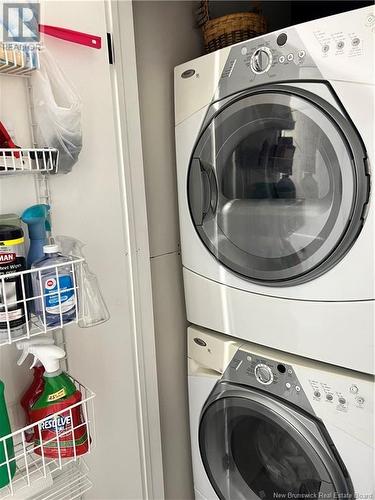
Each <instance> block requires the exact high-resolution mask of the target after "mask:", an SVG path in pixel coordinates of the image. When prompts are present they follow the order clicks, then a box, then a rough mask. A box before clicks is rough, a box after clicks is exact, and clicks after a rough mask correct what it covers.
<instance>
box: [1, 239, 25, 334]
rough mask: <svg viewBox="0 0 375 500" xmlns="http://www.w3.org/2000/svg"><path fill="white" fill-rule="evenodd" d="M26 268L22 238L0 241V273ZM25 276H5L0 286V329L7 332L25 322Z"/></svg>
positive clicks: (4, 273)
mask: <svg viewBox="0 0 375 500" xmlns="http://www.w3.org/2000/svg"><path fill="white" fill-rule="evenodd" d="M25 270H26V258H25V247H24V238H18V239H16V240H7V241H5V240H1V241H0V275H3V276H4V275H5V276H6V275H7V274H11V273H16V272H20V271H25ZM27 279H28V278H27V276H21V275H20V276H13V277H12V278H5V279H4V280H3V281H2V283H1V285H2V286H0V331H4V330H5V331H6V332H9V330H10V331H12V330H13V329H17V328H18V327H21V326H22V325H24V324H25V322H26V315H25V308H24V302H23V299H25V295H26V293H27V287H28V281H27Z"/></svg>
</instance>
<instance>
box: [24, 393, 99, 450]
mask: <svg viewBox="0 0 375 500" xmlns="http://www.w3.org/2000/svg"><path fill="white" fill-rule="evenodd" d="M81 399H82V396H81V393H80V392H79V391H77V392H75V393H74V394H73V395H72V396H70V397H69V398H67V399H65V400H64V401H60V402H56V403H52V404H51V405H49V406H48V407H47V408H40V409H35V410H34V409H32V410H30V419H31V422H32V423H33V422H38V421H39V420H41V422H40V423H39V424H38V426H35V428H34V429H33V430H34V436H35V438H34V452H35V453H37V454H38V455H42V454H43V455H44V456H45V457H48V458H58V457H59V456H60V457H61V458H68V457H74V456H79V455H83V454H84V453H87V451H88V449H89V435H88V429H87V426H86V423H85V420H84V418H83V415H82V408H81V406H75V407H74V408H71V409H67V408H69V407H70V406H72V405H74V404H76V403H78V402H80V401H81ZM56 413H57V415H54V414H56Z"/></svg>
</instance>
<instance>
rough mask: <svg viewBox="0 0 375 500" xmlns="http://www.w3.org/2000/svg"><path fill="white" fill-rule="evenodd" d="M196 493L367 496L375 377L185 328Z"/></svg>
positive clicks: (206, 497) (223, 497)
mask: <svg viewBox="0 0 375 500" xmlns="http://www.w3.org/2000/svg"><path fill="white" fill-rule="evenodd" d="M188 361H189V366H188V369H189V375H188V378H189V407H190V427H191V446H192V459H193V473H194V487H195V498H196V499H197V500H214V499H218V498H219V499H220V500H256V499H262V500H273V499H275V498H278V499H282V498H295V499H319V498H320V499H327V500H331V499H332V500H333V499H354V498H367V499H370V498H373V495H374V493H375V488H374V474H373V472H374V453H375V449H374V429H373V422H374V421H373V418H374V415H373V403H374V401H373V392H374V379H373V377H372V376H370V375H364V374H360V373H358V372H353V371H349V370H347V369H344V368H337V367H333V366H330V365H326V364H323V363H319V362H314V363H312V362H311V361H309V360H306V359H304V358H299V357H296V356H293V355H287V354H284V353H281V352H280V351H275V350H271V349H267V348H262V347H259V346H258V345H256V344H250V343H246V344H242V345H241V343H240V342H238V341H236V339H233V338H230V337H227V336H225V335H223V334H217V333H214V332H211V331H209V330H204V329H198V328H195V327H190V328H189V330H188Z"/></svg>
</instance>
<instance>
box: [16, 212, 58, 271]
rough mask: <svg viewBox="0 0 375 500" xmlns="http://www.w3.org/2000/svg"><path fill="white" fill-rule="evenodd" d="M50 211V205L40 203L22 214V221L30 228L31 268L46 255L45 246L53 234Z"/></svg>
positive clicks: (28, 257) (28, 259) (28, 256)
mask: <svg viewBox="0 0 375 500" xmlns="http://www.w3.org/2000/svg"><path fill="white" fill-rule="evenodd" d="M49 211H50V206H49V205H45V204H40V205H33V206H32V207H29V208H27V209H26V210H25V211H24V212H23V214H22V215H21V219H22V221H23V222H24V223H25V224H27V227H28V230H29V239H30V246H29V251H28V254H27V267H28V268H29V269H30V267H31V265H32V264H33V263H34V262H35V261H36V260H39V259H41V258H42V257H44V253H43V247H44V245H46V243H47V238H48V237H49V236H50V234H51V224H50V219H49Z"/></svg>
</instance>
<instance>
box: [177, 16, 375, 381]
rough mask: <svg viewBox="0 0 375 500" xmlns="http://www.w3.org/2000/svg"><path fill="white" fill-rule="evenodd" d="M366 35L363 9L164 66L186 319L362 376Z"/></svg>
mask: <svg viewBox="0 0 375 500" xmlns="http://www.w3.org/2000/svg"><path fill="white" fill-rule="evenodd" d="M374 32H375V16H374V14H373V10H372V8H370V7H369V8H363V9H358V10H355V11H351V12H347V13H344V14H340V15H336V16H332V17H328V18H325V19H321V20H317V21H312V22H309V23H305V24H302V25H298V26H295V27H292V28H287V29H285V30H283V31H279V32H276V33H271V34H267V35H265V36H262V37H259V38H255V39H252V40H249V41H246V42H243V43H240V44H237V45H234V46H232V47H229V48H225V49H222V50H220V51H217V52H214V53H212V54H209V55H206V56H203V57H201V58H199V59H196V60H194V61H191V62H188V63H186V64H183V65H181V66H178V67H177V68H176V70H175V108H176V148H177V170H178V194H179V213H180V229H181V243H182V262H183V266H184V283H185V294H186V305H187V314H188V319H189V320H190V321H191V322H192V323H194V324H198V325H202V326H205V327H208V328H212V329H214V330H217V331H221V332H224V333H227V334H230V335H233V336H235V337H238V338H242V339H246V340H251V341H254V342H256V343H260V344H262V345H266V346H270V347H273V348H277V349H281V350H284V351H287V352H292V353H296V354H299V355H303V356H308V357H311V358H315V359H321V360H323V361H326V362H330V363H333V364H337V365H340V366H346V367H349V368H353V369H356V370H360V371H363V372H367V373H372V372H373V371H374V358H373V352H374V342H373V337H374V321H373V318H374V235H375V232H374V210H373V200H371V197H370V167H371V165H373V164H374V115H373V109H374V54H373V44H374V40H373V38H374ZM338 346H340V349H338Z"/></svg>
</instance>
